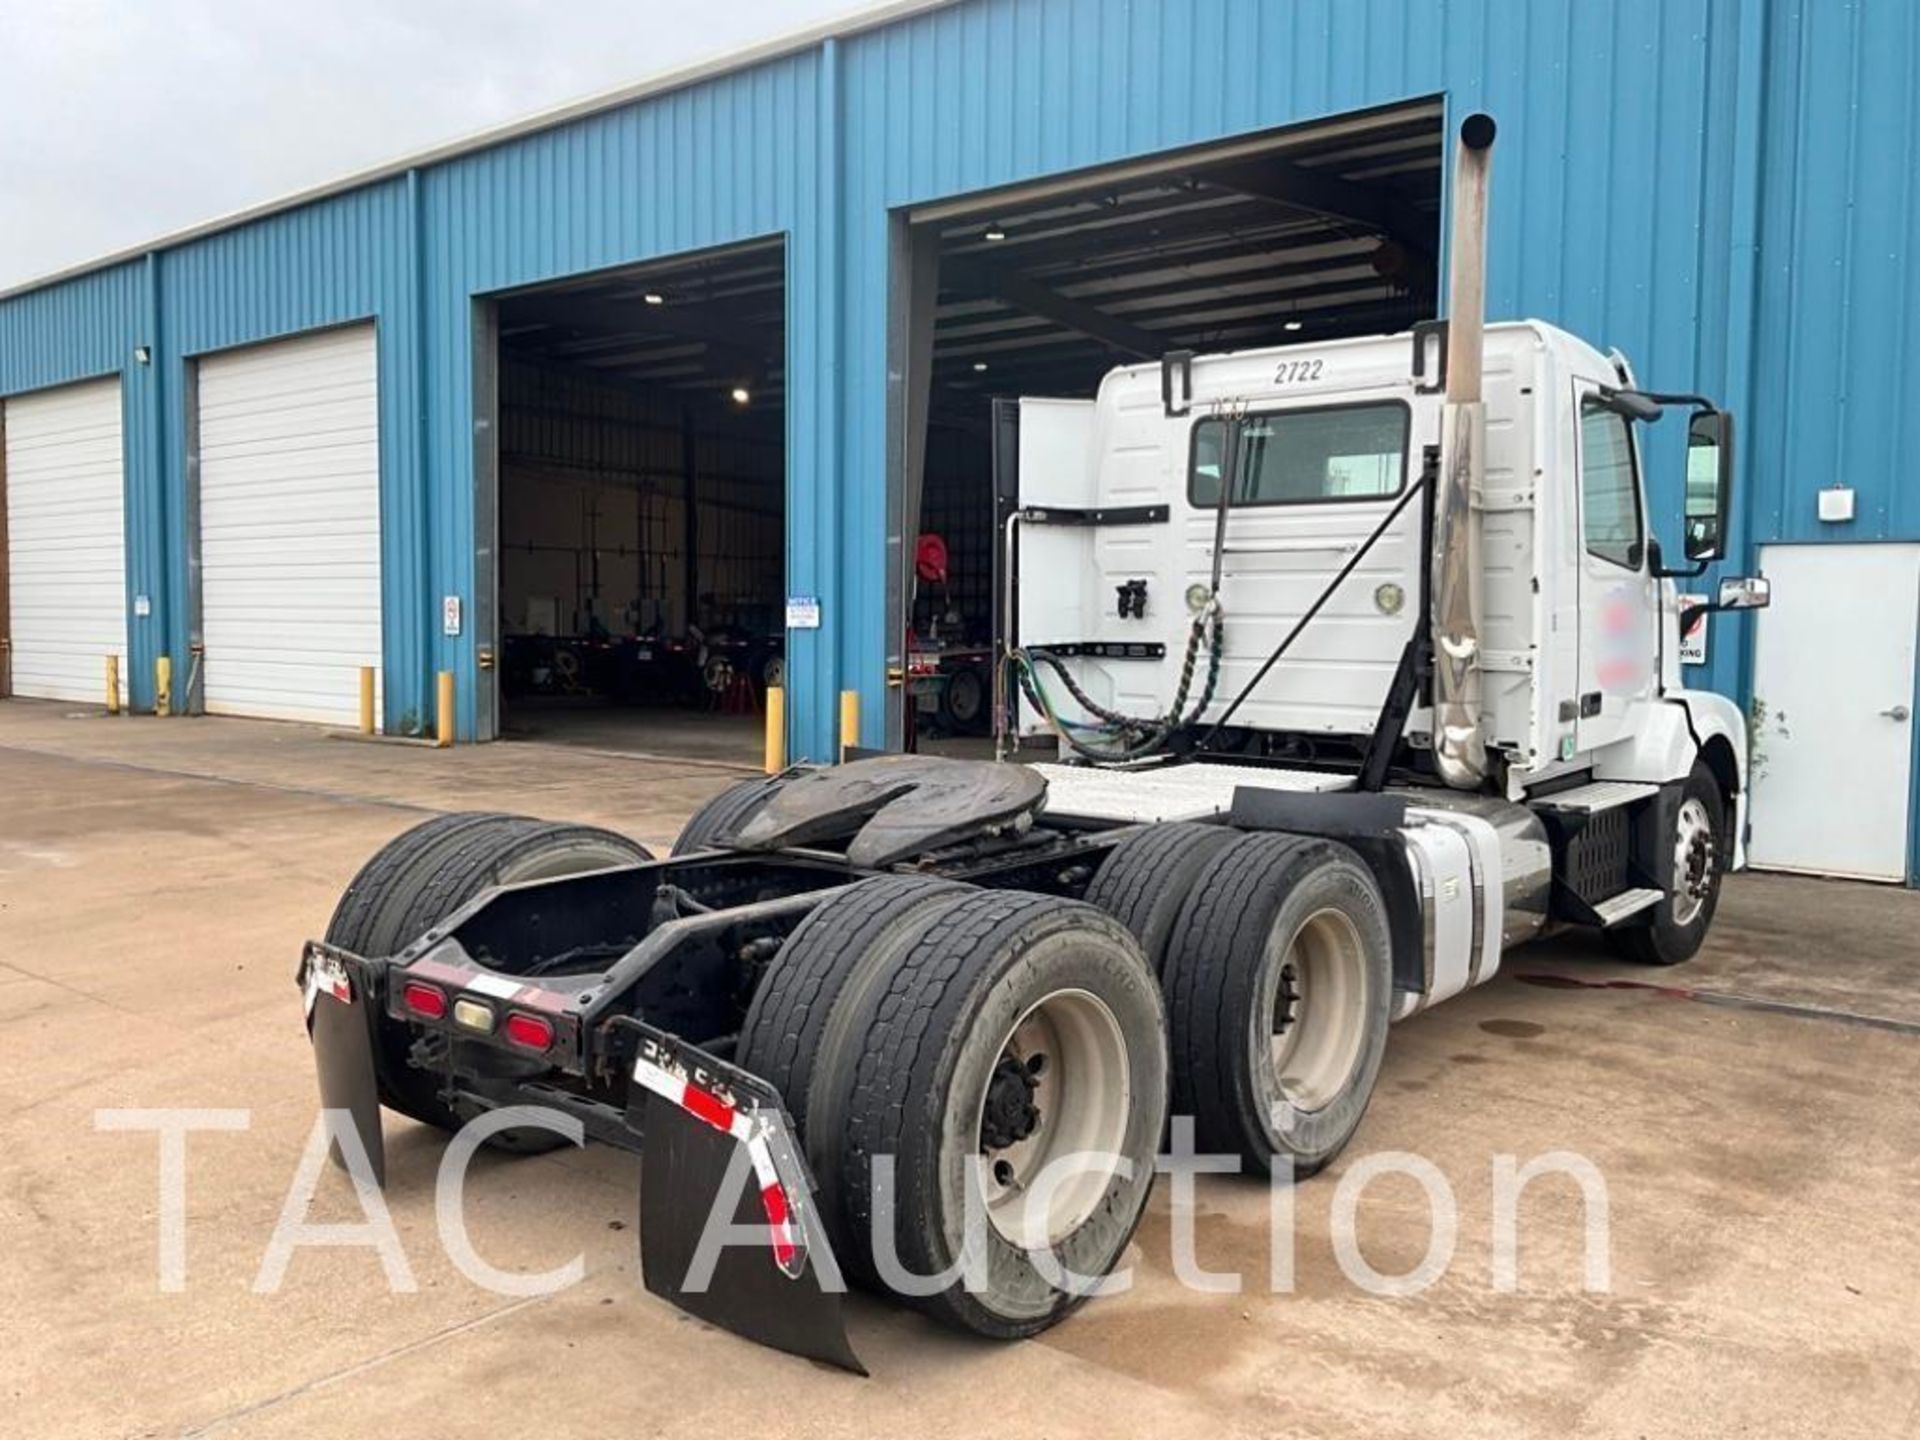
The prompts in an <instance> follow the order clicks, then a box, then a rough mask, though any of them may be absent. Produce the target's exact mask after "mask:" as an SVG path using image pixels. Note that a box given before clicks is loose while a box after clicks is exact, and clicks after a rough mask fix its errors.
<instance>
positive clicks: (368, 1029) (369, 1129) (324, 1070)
mask: <svg viewBox="0 0 1920 1440" xmlns="http://www.w3.org/2000/svg"><path fill="white" fill-rule="evenodd" d="M300 989H301V993H302V994H303V995H304V996H305V998H306V1006H307V1035H308V1037H309V1038H310V1039H311V1040H312V1041H313V1064H314V1068H315V1070H317V1071H318V1072H319V1075H320V1104H321V1106H322V1108H324V1109H327V1110H339V1111H345V1112H346V1114H347V1116H348V1118H349V1120H350V1121H351V1123H352V1126H353V1130H354V1133H355V1134H356V1135H358V1136H359V1138H360V1146H361V1148H362V1149H363V1150H365V1151H366V1155H367V1161H368V1163H369V1164H370V1165H371V1166H372V1168H373V1178H374V1179H375V1180H376V1181H378V1182H380V1183H381V1184H383V1185H384V1184H385V1183H386V1179H387V1150H386V1142H385V1140H384V1139H383V1138H382V1136H381V1132H380V1084H379V1080H378V1078H377V1077H376V1076H375V1074H374V1069H373V1065H374V1060H373V1025H374V1021H375V1019H376V1018H377V1016H376V1015H375V1014H374V1011H373V1009H372V1008H371V1006H372V1005H373V1004H374V1003H376V1002H375V997H374V996H373V995H372V993H371V991H370V988H369V985H368V981H367V971H366V966H365V965H364V964H363V963H362V961H361V960H360V959H359V957H358V956H355V955H349V954H348V953H347V952H346V951H344V950H336V949H334V948H333V947H332V946H330V945H323V944H321V943H320V942H319V941H317V940H310V941H308V942H307V948H306V950H305V952H304V953H303V954H302V955H301V957H300ZM329 1153H330V1154H331V1155H332V1157H333V1163H334V1164H335V1165H338V1166H339V1167H340V1168H341V1169H343V1170H344V1169H347V1168H348V1167H347V1163H346V1159H345V1157H344V1156H342V1155H341V1153H340V1147H339V1145H338V1144H337V1143H336V1144H335V1145H333V1146H331V1147H329Z"/></svg>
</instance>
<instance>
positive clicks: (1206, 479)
mask: <svg viewBox="0 0 1920 1440" xmlns="http://www.w3.org/2000/svg"><path fill="white" fill-rule="evenodd" d="M1226 463H1227V422H1226V421H1224V420H1221V419H1218V418H1216V417H1213V416H1209V417H1208V418H1206V419H1205V420H1201V421H1199V422H1197V423H1196V424H1195V425H1194V427H1193V470H1192V473H1191V474H1189V475H1188V477H1187V494H1188V496H1189V497H1190V498H1191V499H1192V501H1193V503H1194V504H1195V505H1196V506H1199V507H1201V508H1208V507H1211V506H1214V505H1218V504H1219V503H1220V470H1221V467H1222V466H1224V465H1225V464H1226Z"/></svg>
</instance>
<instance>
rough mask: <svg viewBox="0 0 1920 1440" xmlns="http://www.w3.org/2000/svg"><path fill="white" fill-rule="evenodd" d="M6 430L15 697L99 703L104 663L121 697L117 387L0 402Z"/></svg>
mask: <svg viewBox="0 0 1920 1440" xmlns="http://www.w3.org/2000/svg"><path fill="white" fill-rule="evenodd" d="M0 407H3V408H0V417H3V418H4V421H5V428H6V455H5V460H6V472H5V490H6V507H7V592H8V602H9V603H8V608H9V611H10V614H11V621H12V623H11V631H12V633H11V634H10V635H9V636H8V637H7V638H8V639H10V640H11V641H12V675H13V693H14V694H16V695H27V696H37V697H39V698H41V699H47V700H92V701H96V702H97V701H99V700H100V699H101V698H102V697H103V696H104V695H105V694H106V657H107V656H109V655H113V656H116V657H118V659H119V661H120V698H121V700H122V701H124V700H125V699H126V696H127V556H126V511H125V505H126V496H125V483H124V475H123V466H124V451H123V449H122V445H121V429H120V382H119V380H118V379H109V380H89V381H87V382H85V383H84V384H80V385H63V386H61V387H60V388H59V389H57V390H42V391H40V392H38V393H37V394H33V395H21V396H17V397H15V398H14V399H11V400H7V401H4V402H0Z"/></svg>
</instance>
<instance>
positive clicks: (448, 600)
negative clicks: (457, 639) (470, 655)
mask: <svg viewBox="0 0 1920 1440" xmlns="http://www.w3.org/2000/svg"><path fill="white" fill-rule="evenodd" d="M440 633H441V634H442V635H458V634H459V633H460V597H459V596H458V595H448V596H445V597H444V598H443V599H442V600H441V601H440Z"/></svg>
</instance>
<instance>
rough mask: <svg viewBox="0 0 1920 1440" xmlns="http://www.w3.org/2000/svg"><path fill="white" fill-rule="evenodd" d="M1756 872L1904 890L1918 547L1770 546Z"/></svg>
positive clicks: (1919, 621) (1766, 553)
mask: <svg viewBox="0 0 1920 1440" xmlns="http://www.w3.org/2000/svg"><path fill="white" fill-rule="evenodd" d="M1760 573H1761V574H1763V575H1765V576H1766V577H1767V578H1768V579H1769V580H1771V581H1772V582H1773V603H1772V605H1771V606H1770V607H1769V608H1768V609H1765V610H1762V611H1760V612H1759V613H1758V615H1757V616H1756V623H1757V624H1758V626H1759V633H1758V637H1757V640H1756V643H1755V646H1754V663H1753V692H1754V696H1755V698H1756V699H1757V700H1758V701H1759V702H1760V709H1761V710H1762V712H1763V713H1762V715H1761V720H1760V724H1759V725H1758V727H1756V731H1755V734H1754V748H1755V752H1756V758H1757V760H1758V764H1757V766H1756V774H1755V775H1754V778H1753V843H1752V844H1751V845H1750V846H1749V847H1748V856H1749V858H1750V859H1751V860H1752V862H1753V864H1755V865H1757V866H1761V867H1763V868H1771V869H1777V870H1805V871H1812V872H1814V873H1817V874H1822V875H1851V876H1856V877H1859V878H1862V879H1871V880H1905V879H1906V876H1907V837H1908V834H1909V832H1910V830H1911V816H1910V815H1909V814H1908V809H1907V801H1908V795H1909V791H1910V786H1909V783H1908V781H1909V777H1910V773H1911V767H1912V760H1913V709H1912V707H1913V681H1914V637H1915V633H1916V628H1917V627H1920V545H1767V546H1763V547H1762V548H1761V551H1760Z"/></svg>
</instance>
